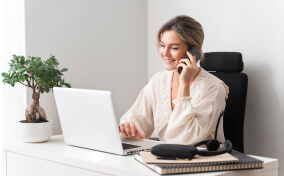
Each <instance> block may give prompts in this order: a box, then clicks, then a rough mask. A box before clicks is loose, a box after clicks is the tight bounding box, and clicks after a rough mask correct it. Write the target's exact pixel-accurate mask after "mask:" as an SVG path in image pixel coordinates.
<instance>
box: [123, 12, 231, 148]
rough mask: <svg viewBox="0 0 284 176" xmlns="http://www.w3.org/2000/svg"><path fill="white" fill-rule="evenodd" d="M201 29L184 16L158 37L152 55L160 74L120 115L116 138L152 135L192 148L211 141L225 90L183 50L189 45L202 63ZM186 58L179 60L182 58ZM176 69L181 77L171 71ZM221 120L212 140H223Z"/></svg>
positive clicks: (152, 79) (220, 83) (163, 29)
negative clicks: (161, 66) (160, 63)
mask: <svg viewBox="0 0 284 176" xmlns="http://www.w3.org/2000/svg"><path fill="white" fill-rule="evenodd" d="M203 40H204V33H203V29H202V26H201V25H200V24H199V23H198V22H197V21H196V20H194V19H192V18H190V17H188V16H177V17H175V18H174V19H172V20H170V21H168V22H167V23H166V24H164V25H163V26H162V27H161V29H160V30H159V32H158V50H159V54H160V55H161V57H162V59H163V63H164V68H165V71H162V72H159V73H156V74H155V75H154V76H153V77H152V78H151V80H150V81H149V83H148V84H147V85H146V86H145V87H144V88H143V90H142V91H141V92H140V94H139V96H138V98H137V100H136V101H135V103H134V105H133V106H132V107H131V108H130V109H129V110H128V111H127V112H126V113H125V114H124V115H123V116H122V118H121V120H120V125H119V130H120V133H121V135H122V136H126V137H135V138H141V139H143V138H149V137H150V136H151V134H152V133H153V131H154V130H155V133H156V134H157V135H158V137H159V139H160V140H161V141H166V142H169V143H178V144H189V145H193V144H196V143H197V142H200V141H203V140H208V139H213V138H214V131H215V126H216V123H217V120H218V115H219V113H220V111H221V110H224V109H225V106H226V101H225V99H226V98H227V95H228V93H229V90H228V87H227V86H226V85H225V84H224V82H222V81H221V80H220V79H218V78H217V77H215V76H213V75H212V74H210V73H208V72H207V71H205V70H203V69H202V68H200V67H197V64H196V58H195V56H192V55H191V54H190V53H189V52H188V50H189V49H190V48H189V46H195V47H196V48H197V49H198V50H199V52H200V53H201V58H200V59H202V58H203V56H204V55H203V52H202V44H203ZM186 55H187V56H188V57H189V58H190V60H189V59H184V58H185V56H186ZM180 67H182V68H183V70H182V72H181V74H179V73H178V72H177V69H178V68H180ZM222 124H223V122H222V121H221V123H220V125H219V130H218V136H217V139H218V140H219V141H224V133H223V125H222Z"/></svg>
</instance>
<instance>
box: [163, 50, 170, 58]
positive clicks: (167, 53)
mask: <svg viewBox="0 0 284 176" xmlns="http://www.w3.org/2000/svg"><path fill="white" fill-rule="evenodd" d="M163 56H164V57H168V56H170V51H169V49H168V48H165V49H164V52H163Z"/></svg>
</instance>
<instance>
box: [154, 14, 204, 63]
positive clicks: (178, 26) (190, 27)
mask: <svg viewBox="0 0 284 176" xmlns="http://www.w3.org/2000/svg"><path fill="white" fill-rule="evenodd" d="M170 30H173V31H175V32H176V33H177V34H178V35H179V36H180V38H181V39H182V40H183V41H184V42H185V43H186V44H187V46H188V47H190V46H195V47H196V48H197V49H198V50H199V52H200V53H201V57H200V60H202V59H203V57H204V54H203V52H202V44H203V40H204V33H203V28H202V26H201V24H200V23H199V22H197V21H196V20H195V19H193V18H191V17H189V16H186V15H180V16H176V17H175V18H173V19H171V20H170V21H168V22H167V23H165V24H164V25H163V26H162V27H161V28H160V30H159V32H158V35H157V39H158V40H157V44H158V45H157V46H158V48H159V46H160V41H161V37H162V35H163V32H165V31H170Z"/></svg>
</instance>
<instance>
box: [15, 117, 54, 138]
mask: <svg viewBox="0 0 284 176" xmlns="http://www.w3.org/2000/svg"><path fill="white" fill-rule="evenodd" d="M47 120H48V122H43V123H22V122H19V136H20V138H21V139H22V140H23V141H24V142H45V141H48V140H49V139H50V137H51V136H52V120H50V119H47Z"/></svg>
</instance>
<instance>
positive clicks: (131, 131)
mask: <svg viewBox="0 0 284 176" xmlns="http://www.w3.org/2000/svg"><path fill="white" fill-rule="evenodd" d="M118 127H119V132H120V134H121V135H122V136H124V137H132V138H139V139H144V136H143V135H142V134H141V132H140V131H139V130H138V129H137V128H136V126H135V124H134V122H131V121H130V122H125V123H122V124H120V125H118Z"/></svg>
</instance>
